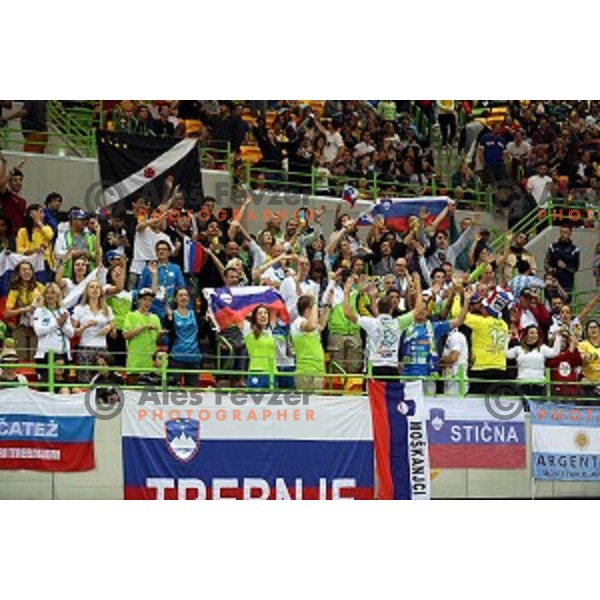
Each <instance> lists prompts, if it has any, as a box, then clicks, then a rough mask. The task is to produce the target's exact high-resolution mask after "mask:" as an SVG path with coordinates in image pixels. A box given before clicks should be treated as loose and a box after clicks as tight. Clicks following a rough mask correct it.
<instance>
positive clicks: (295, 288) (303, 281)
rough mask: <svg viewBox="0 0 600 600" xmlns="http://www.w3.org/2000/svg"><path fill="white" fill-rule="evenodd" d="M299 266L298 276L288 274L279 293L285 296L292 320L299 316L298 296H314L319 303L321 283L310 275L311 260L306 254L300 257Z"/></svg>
mask: <svg viewBox="0 0 600 600" xmlns="http://www.w3.org/2000/svg"><path fill="white" fill-rule="evenodd" d="M297 268H298V273H297V274H296V276H295V277H294V276H293V275H288V276H287V277H286V278H285V279H284V280H283V282H282V283H281V286H280V288H279V293H280V294H281V296H282V297H283V301H284V302H285V305H286V307H287V309H288V312H289V313H290V317H291V319H292V321H293V320H294V319H295V318H296V317H297V316H298V307H297V305H298V298H300V296H313V297H314V298H316V300H317V303H318V301H319V292H320V289H319V285H318V284H317V283H316V282H314V281H313V280H312V279H309V277H308V275H309V273H310V261H309V260H308V258H307V257H306V256H299V257H298V263H297ZM288 272H289V271H288ZM265 275H266V274H265Z"/></svg>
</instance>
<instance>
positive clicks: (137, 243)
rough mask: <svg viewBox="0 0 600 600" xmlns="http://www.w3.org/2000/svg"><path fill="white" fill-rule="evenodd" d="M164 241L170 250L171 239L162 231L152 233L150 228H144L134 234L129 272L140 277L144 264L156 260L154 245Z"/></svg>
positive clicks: (171, 245) (171, 246)
mask: <svg viewBox="0 0 600 600" xmlns="http://www.w3.org/2000/svg"><path fill="white" fill-rule="evenodd" d="M162 241H165V242H167V243H168V244H169V247H170V248H171V250H172V249H173V244H172V243H171V238H170V237H169V236H168V235H167V234H166V233H164V231H159V232H156V231H152V228H151V227H146V228H145V229H143V230H142V231H136V232H135V240H134V243H133V260H132V261H131V269H130V270H131V272H132V273H135V274H136V275H141V274H142V271H143V270H144V267H145V266H146V263H147V262H148V261H150V260H156V244H157V242H162Z"/></svg>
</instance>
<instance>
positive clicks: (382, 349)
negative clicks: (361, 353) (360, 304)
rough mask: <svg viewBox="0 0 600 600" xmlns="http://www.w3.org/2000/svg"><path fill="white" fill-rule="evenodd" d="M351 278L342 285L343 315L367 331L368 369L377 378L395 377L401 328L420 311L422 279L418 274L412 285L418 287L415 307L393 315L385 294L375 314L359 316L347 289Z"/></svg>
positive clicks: (390, 304)
mask: <svg viewBox="0 0 600 600" xmlns="http://www.w3.org/2000/svg"><path fill="white" fill-rule="evenodd" d="M353 285H354V277H349V278H348V280H347V281H346V285H345V286H344V315H345V317H346V318H347V319H348V320H349V321H352V322H353V323H358V325H359V326H360V327H361V328H362V329H364V330H365V331H366V332H367V360H368V363H369V366H370V372H371V373H372V374H373V375H374V376H379V377H395V376H397V375H398V374H399V371H398V364H399V363H398V352H399V349H400V338H401V337H402V333H403V331H405V330H406V329H408V327H410V325H412V324H413V323H414V317H415V311H417V310H420V306H421V303H422V300H421V282H420V279H419V277H418V276H417V275H415V277H414V285H415V287H416V289H417V294H416V296H417V306H416V307H415V310H413V311H412V312H409V313H407V314H405V315H401V316H400V317H396V318H394V317H392V316H391V314H390V313H391V312H392V302H391V300H390V299H389V298H388V297H387V296H384V297H383V298H380V299H379V300H378V301H377V313H378V316H376V317H363V316H358V315H357V314H356V312H355V311H354V308H353V307H352V304H351V302H350V292H351V291H352V286H353Z"/></svg>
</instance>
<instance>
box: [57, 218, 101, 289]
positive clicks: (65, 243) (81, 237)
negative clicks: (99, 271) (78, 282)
mask: <svg viewBox="0 0 600 600" xmlns="http://www.w3.org/2000/svg"><path fill="white" fill-rule="evenodd" d="M90 229H91V230H92V231H90ZM98 229H99V228H98V223H97V222H96V220H95V219H93V220H92V219H89V228H88V215H87V214H86V213H85V212H84V211H83V210H81V209H80V208H79V207H73V208H72V209H71V212H70V213H69V229H68V230H67V231H65V232H64V233H63V234H61V235H59V236H58V238H57V239H56V246H55V248H54V251H55V253H56V256H57V258H58V259H59V260H60V261H62V262H64V263H65V267H64V277H71V275H72V273H73V261H74V260H76V259H78V258H81V257H82V256H83V257H85V258H86V259H87V260H88V261H89V263H90V270H92V269H94V268H95V267H96V243H97V242H96V234H98V233H99V231H98Z"/></svg>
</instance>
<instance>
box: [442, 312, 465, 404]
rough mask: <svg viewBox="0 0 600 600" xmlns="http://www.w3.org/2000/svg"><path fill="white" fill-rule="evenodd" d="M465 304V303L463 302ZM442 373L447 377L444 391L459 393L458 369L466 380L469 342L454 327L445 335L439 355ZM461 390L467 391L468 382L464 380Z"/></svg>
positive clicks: (456, 394) (452, 393) (451, 394)
mask: <svg viewBox="0 0 600 600" xmlns="http://www.w3.org/2000/svg"><path fill="white" fill-rule="evenodd" d="M465 304H466V303H465ZM440 368H441V373H442V375H443V376H444V377H445V378H447V380H446V381H445V383H444V393H445V394H446V395H448V396H458V395H460V392H461V389H460V383H459V381H458V379H459V377H460V371H461V369H462V376H463V378H464V379H465V380H466V378H467V373H468V370H469V344H468V342H467V338H466V336H465V334H464V333H463V332H462V331H461V330H460V328H458V327H456V328H454V329H452V331H451V332H450V333H449V334H448V335H447V336H446V341H445V342H444V347H443V349H442V354H441V356H440ZM463 392H464V393H465V394H468V393H469V383H468V382H467V381H465V383H464V387H463Z"/></svg>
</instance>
